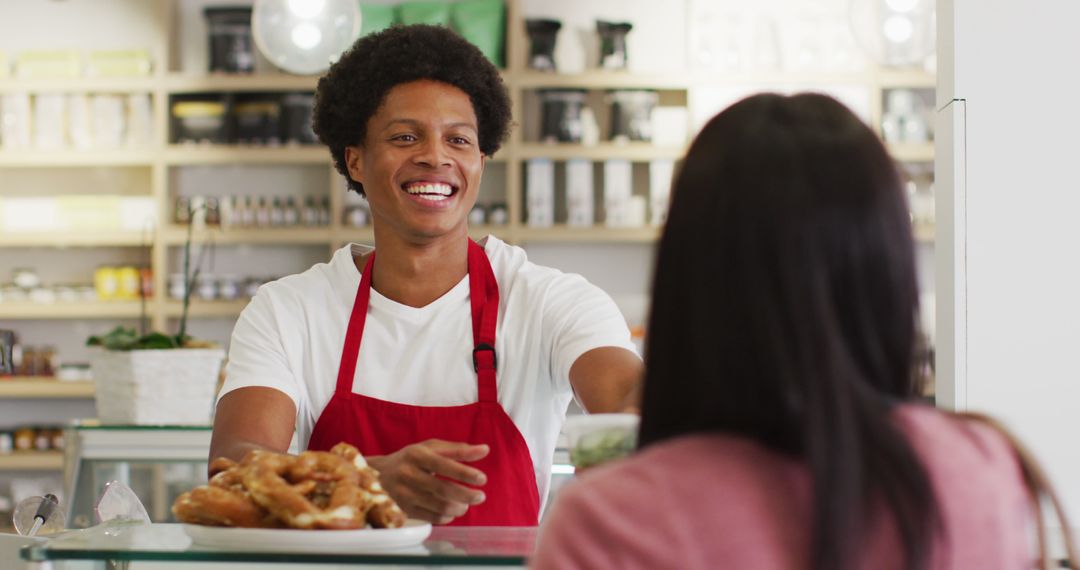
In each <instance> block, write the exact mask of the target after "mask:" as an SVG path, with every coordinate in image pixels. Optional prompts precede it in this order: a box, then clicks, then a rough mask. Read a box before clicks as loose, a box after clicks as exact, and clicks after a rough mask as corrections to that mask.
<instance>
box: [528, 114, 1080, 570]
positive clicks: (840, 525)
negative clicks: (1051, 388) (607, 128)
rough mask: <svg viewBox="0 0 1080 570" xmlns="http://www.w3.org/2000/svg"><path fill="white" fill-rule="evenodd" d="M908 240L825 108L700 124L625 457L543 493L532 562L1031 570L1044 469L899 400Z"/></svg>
mask: <svg viewBox="0 0 1080 570" xmlns="http://www.w3.org/2000/svg"><path fill="white" fill-rule="evenodd" d="M913 249H914V248H913V240H912V234H911V223H910V219H909V216H908V209H907V204H906V202H905V198H904V194H903V192H902V190H901V183H900V179H899V176H898V173H897V170H896V167H895V165H894V163H893V161H892V159H891V158H890V157H889V154H888V152H887V151H886V150H885V148H884V147H883V145H882V144H881V143H880V141H879V140H878V139H877V137H876V135H875V134H874V133H873V132H872V131H871V130H870V129H869V128H868V127H867V126H866V125H865V124H863V123H862V122H861V121H860V120H859V119H858V118H857V117H855V116H854V115H853V114H852V113H851V112H850V111H849V110H847V109H846V108H845V107H844V106H843V105H841V104H840V103H838V102H837V101H836V100H834V99H832V98H830V97H827V96H825V95H817V94H800V95H795V96H790V97H787V96H781V95H773V94H762V95H757V96H753V97H750V98H747V99H744V100H742V101H740V102H739V103H736V104H735V105H733V106H731V107H730V108H728V109H727V110H725V111H724V112H722V113H720V114H719V115H718V116H716V117H715V118H714V119H713V120H712V121H711V122H709V124H708V125H706V126H705V128H704V129H703V130H702V132H701V133H700V134H699V135H698V137H697V139H696V140H695V141H694V143H693V145H692V146H691V148H690V150H689V152H688V154H687V156H686V159H685V162H684V164H683V167H682V169H681V171H680V173H679V175H678V177H677V179H676V181H675V187H674V192H673V197H672V204H671V208H670V213H669V217H668V222H667V226H666V228H665V230H664V233H663V237H662V239H661V241H660V248H659V254H658V257H657V264H656V273H655V278H654V283H653V287H654V291H653V302H652V309H651V315H650V320H649V328H648V340H647V346H646V381H645V389H644V395H643V401H642V422H641V430H640V438H639V440H640V441H639V445H640V449H639V451H638V453H636V454H635V455H634V456H633V457H631V458H630V459H627V460H624V461H620V462H616V463H614V464H612V465H610V466H605V467H601V468H597V469H596V470H594V471H591V472H589V473H585V474H582V476H581V477H580V478H579V479H580V480H579V481H576V482H575V483H574V484H572V485H570V486H568V487H566V488H565V489H564V490H563V491H562V492H561V493H560V497H559V500H558V502H557V504H556V505H555V507H554V509H553V511H552V513H551V514H550V515H549V517H548V518H547V520H545V524H544V527H543V530H542V532H541V537H540V541H539V545H538V551H537V555H536V557H535V558H534V559H533V565H534V566H535V567H537V568H560V569H564V568H681V569H685V568H753V569H755V570H768V569H788V568H799V569H801V568H807V569H814V570H845V569H853V568H875V569H878V568H903V569H905V570H915V569H927V568H949V569H972V568H979V569H987V568H1029V567H1031V566H1032V564H1033V563H1034V561H1035V559H1036V556H1035V555H1032V554H1031V553H1030V552H1029V548H1028V537H1029V535H1028V533H1027V532H1028V528H1029V525H1031V524H1033V523H1034V522H1038V523H1039V530H1040V533H1039V535H1040V537H1041V536H1043V535H1044V534H1045V532H1043V528H1042V525H1041V517H1039V516H1035V517H1032V514H1033V513H1036V514H1037V507H1038V503H1037V502H1035V503H1033V502H1032V497H1033V496H1035V497H1040V496H1043V495H1044V494H1048V496H1050V497H1052V496H1053V493H1052V491H1051V489H1050V488H1049V485H1048V483H1047V482H1046V480H1045V477H1043V476H1042V475H1041V472H1040V471H1039V470H1038V468H1037V466H1036V465H1035V464H1034V462H1033V461H1031V460H1030V457H1029V456H1028V455H1027V454H1026V453H1025V452H1024V451H1023V450H1022V449H1020V448H1019V447H1018V445H1017V444H1016V443H1015V442H1014V441H1013V440H1012V439H1011V438H1010V437H1009V436H1008V435H1007V434H1006V433H1005V432H1004V431H1003V430H1002V429H1001V428H1000V426H997V425H996V424H993V422H991V421H989V420H986V419H982V420H979V419H976V418H971V417H967V418H965V417H960V416H957V415H953V414H949V413H946V412H942V411H939V410H936V409H935V408H933V407H931V406H927V405H922V404H919V403H917V401H918V394H919V392H920V386H918V382H917V381H916V380H915V378H916V375H915V374H913V367H912V364H913V356H914V355H915V353H916V350H917V347H916V338H917V330H916V323H917V315H918V289H917V285H916V276H915V266H914V265H915V264H914V253H913ZM1053 504H1054V505H1055V507H1056V506H1057V503H1056V499H1055V500H1053ZM1058 512H1059V516H1060V515H1061V513H1060V509H1058ZM1063 518H1064V517H1063V516H1062V520H1063ZM1063 522H1064V520H1063ZM1066 543H1068V540H1066ZM1042 560H1043V562H1044V563H1048V562H1049V560H1047V557H1046V553H1045V550H1044V551H1043V553H1042Z"/></svg>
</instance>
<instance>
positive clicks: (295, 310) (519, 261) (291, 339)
mask: <svg viewBox="0 0 1080 570" xmlns="http://www.w3.org/2000/svg"><path fill="white" fill-rule="evenodd" d="M480 245H482V246H483V247H484V251H485V252H486V253H487V256H488V260H489V261H490V262H491V268H492V270H493V272H494V274H495V279H496V281H498V283H499V318H498V323H497V325H496V333H495V350H496V353H497V355H498V364H499V366H498V371H497V376H496V381H497V384H498V394H499V403H500V404H501V405H502V407H503V409H504V410H506V413H507V414H508V415H509V416H510V418H511V419H512V420H513V422H514V424H515V425H516V426H517V428H518V431H520V432H521V434H522V436H523V437H524V439H525V442H526V443H527V444H528V446H529V453H530V454H531V456H532V462H533V466H534V468H535V471H536V482H537V487H538V489H539V491H540V497H541V500H544V499H546V497H547V489H548V484H549V482H550V479H551V460H552V454H553V452H554V450H555V444H556V440H557V438H558V435H559V430H560V429H561V427H562V422H563V419H564V418H565V415H566V409H567V406H568V405H569V403H570V399H571V398H572V397H573V391H572V389H571V386H570V380H569V374H570V367H571V365H573V363H574V361H575V360H577V358H578V357H579V356H581V355H582V354H584V353H585V352H587V351H589V350H592V349H594V348H599V347H605V346H614V347H621V348H625V349H627V350H630V351H635V352H636V350H635V348H634V345H633V343H632V342H631V340H630V331H629V329H628V328H627V325H626V321H625V320H624V319H623V317H622V315H621V314H620V312H619V310H618V308H617V307H616V306H615V303H614V302H613V301H612V300H611V298H610V297H609V296H608V295H607V294H606V293H604V292H603V291H601V290H600V289H599V288H597V287H596V286H594V285H592V284H591V283H589V282H588V281H586V280H585V278H584V277H581V276H580V275H574V274H567V273H563V272H561V271H558V270H556V269H552V268H549V267H542V266H539V265H536V264H533V263H530V262H529V261H528V260H527V259H526V256H525V251H524V250H523V249H521V248H519V247H514V246H510V245H507V244H506V243H504V242H502V241H500V240H499V239H497V238H495V237H492V236H488V237H487V238H485V239H484V240H481V242H480ZM370 250H371V248H370V247H368V246H361V245H356V244H350V245H347V246H345V247H343V248H341V249H339V250H338V251H337V252H335V253H334V256H333V258H332V259H331V260H330V263H320V264H318V265H315V266H314V267H312V268H311V269H309V270H307V271H305V272H303V273H300V274H298V275H291V276H289V277H285V278H282V279H279V280H277V281H274V282H272V283H268V284H266V285H263V286H262V287H260V288H259V291H258V293H257V294H256V295H255V297H254V298H252V300H251V303H250V304H248V306H247V307H246V308H245V309H244V311H243V312H242V313H241V314H240V318H239V320H238V321H237V323H236V328H235V329H234V330H233V335H232V343H231V346H230V349H229V362H228V366H227V368H226V380H225V385H224V387H223V389H222V391H221V394H220V395H219V398H220V396H221V395H224V394H226V393H228V392H230V391H232V390H236V389H237V388H244V387H248V386H265V387H270V388H275V389H277V390H280V391H282V392H284V393H285V394H287V395H288V396H289V397H290V398H292V400H293V402H294V403H295V404H296V409H297V417H296V426H297V428H296V429H297V439H298V441H299V443H300V446H301V448H306V447H307V443H308V440H309V439H310V437H311V430H312V429H313V428H314V426H315V422H316V421H317V420H318V418H319V416H320V415H321V414H322V411H323V408H325V407H326V405H327V403H329V401H330V397H331V396H332V395H333V393H334V389H335V385H336V382H337V373H338V366H339V364H340V362H341V352H342V348H343V344H344V339H345V330H346V328H348V324H349V316H350V313H351V311H352V307H353V301H354V300H355V298H356V289H357V287H358V285H359V284H360V271H359V270H358V269H357V268H356V265H355V263H354V261H353V258H354V256H361V255H364V254H365V253H367V252H368V251H370ZM472 338H473V337H472V313H471V308H470V304H469V279H468V276H466V277H465V278H464V279H462V280H461V282H459V283H458V284H457V285H456V286H454V288H452V289H451V290H450V291H449V292H447V293H446V294H445V295H443V296H442V297H440V298H438V299H436V300H435V301H433V302H432V303H430V304H429V305H427V306H425V307H422V308H415V307H409V306H406V305H401V304H399V303H396V302H394V301H391V300H390V299H387V298H386V297H384V296H382V295H380V294H379V293H378V292H377V291H375V290H374V289H372V290H371V300H370V304H369V306H368V314H367V323H366V325H365V327H364V336H363V340H362V341H361V346H360V355H359V358H358V360H357V364H356V377H355V379H354V384H353V391H354V392H357V393H360V394H364V395H366V396H370V397H373V398H379V399H382V400H389V401H392V402H399V403H404V404H412V405H421V406H451V405H464V404H470V403H473V402H476V401H477V379H476V372H475V371H474V370H473V366H472V349H473V345H472Z"/></svg>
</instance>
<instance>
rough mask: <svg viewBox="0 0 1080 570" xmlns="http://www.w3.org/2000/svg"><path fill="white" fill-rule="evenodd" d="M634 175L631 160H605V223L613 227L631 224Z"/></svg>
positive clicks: (623, 226)
mask: <svg viewBox="0 0 1080 570" xmlns="http://www.w3.org/2000/svg"><path fill="white" fill-rule="evenodd" d="M632 176H633V165H632V164H631V163H630V161H629V160H621V159H620V160H608V161H605V162H604V225H606V226H608V227H611V228H625V227H627V226H630V225H631V214H632V212H631V211H630V209H631V205H630V197H631V195H632V193H633V186H632V184H633V181H632V179H631V177H632Z"/></svg>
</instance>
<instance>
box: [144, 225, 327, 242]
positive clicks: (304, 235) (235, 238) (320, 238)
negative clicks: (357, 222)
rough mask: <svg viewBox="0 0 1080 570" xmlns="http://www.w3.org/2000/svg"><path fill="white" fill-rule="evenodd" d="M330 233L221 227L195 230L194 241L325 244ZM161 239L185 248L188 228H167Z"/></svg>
mask: <svg viewBox="0 0 1080 570" xmlns="http://www.w3.org/2000/svg"><path fill="white" fill-rule="evenodd" d="M330 236H331V230H330V228H327V227H325V226H312V227H290V228H218V227H209V228H204V229H196V230H194V231H193V232H192V240H193V241H195V242H197V243H205V242H211V241H212V242H214V243H217V244H243V243H250V244H324V243H329V242H330V240H331V237H330ZM161 239H162V241H163V242H164V243H166V244H168V245H184V242H185V241H186V240H187V227H185V226H176V225H171V226H166V227H165V228H162V231H161Z"/></svg>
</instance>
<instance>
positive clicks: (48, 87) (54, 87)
mask: <svg viewBox="0 0 1080 570" xmlns="http://www.w3.org/2000/svg"><path fill="white" fill-rule="evenodd" d="M159 84H160V79H159V78H157V77H151V76H147V77H60V78H21V77H19V78H16V77H9V78H4V79H0V93H150V92H152V91H154V89H155V88H156V87H157V85H159Z"/></svg>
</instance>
